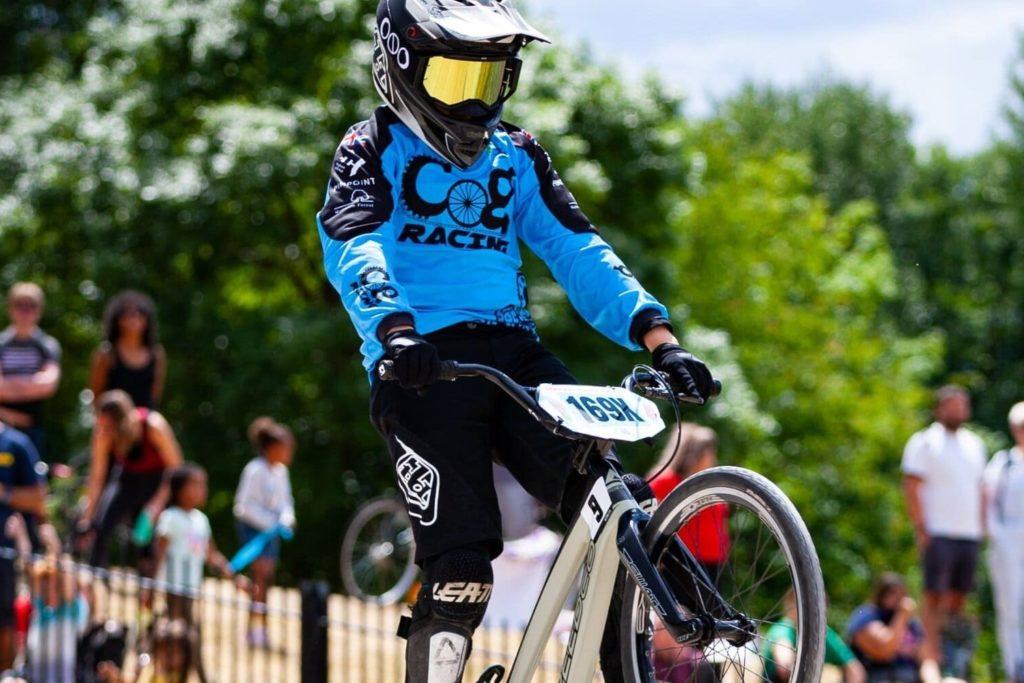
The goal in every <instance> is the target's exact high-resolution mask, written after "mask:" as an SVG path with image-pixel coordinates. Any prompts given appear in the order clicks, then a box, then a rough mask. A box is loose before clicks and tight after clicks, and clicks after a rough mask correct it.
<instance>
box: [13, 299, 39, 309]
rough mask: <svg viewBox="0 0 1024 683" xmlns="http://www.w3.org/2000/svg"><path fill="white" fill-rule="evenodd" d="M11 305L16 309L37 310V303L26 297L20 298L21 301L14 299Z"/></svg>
mask: <svg viewBox="0 0 1024 683" xmlns="http://www.w3.org/2000/svg"><path fill="white" fill-rule="evenodd" d="M11 307H12V308H13V309H14V310H16V311H38V310H39V304H38V303H36V302H35V301H31V300H28V299H22V300H21V301H15V302H14V303H13V304H11Z"/></svg>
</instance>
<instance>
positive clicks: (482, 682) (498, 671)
mask: <svg viewBox="0 0 1024 683" xmlns="http://www.w3.org/2000/svg"><path fill="white" fill-rule="evenodd" d="M503 678H505V667H503V666H501V665H500V664H495V665H494V666H489V667H487V669H486V670H485V671H484V672H483V673H482V674H480V678H478V679H476V683H501V681H502V679H503Z"/></svg>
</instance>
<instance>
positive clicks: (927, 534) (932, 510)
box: [902, 385, 985, 663]
mask: <svg viewBox="0 0 1024 683" xmlns="http://www.w3.org/2000/svg"><path fill="white" fill-rule="evenodd" d="M970 417H971V402H970V397H969V396H968V394H967V391H966V390H965V389H963V388H962V387H958V386H952V385H950V386H945V387H942V388H941V389H939V391H938V392H937V393H936V400H935V422H934V423H933V424H932V425H931V426H930V427H928V428H927V429H924V430H922V431H920V432H918V433H916V434H914V435H913V436H912V437H911V438H910V441H909V442H907V447H906V449H905V450H904V452H903V468H902V469H903V475H904V476H903V487H904V493H905V496H906V500H907V509H908V511H909V514H910V519H911V521H912V522H913V524H914V532H915V534H916V536H917V546H918V550H919V552H920V554H921V559H922V563H923V569H924V607H923V610H922V617H923V621H924V628H925V644H924V656H925V658H926V659H930V660H933V661H934V662H935V663H939V662H941V661H942V659H941V657H942V655H941V638H942V632H943V629H944V627H945V625H946V623H947V621H948V620H949V618H950V617H951V616H954V615H955V616H958V615H960V614H962V613H963V607H964V602H965V601H966V599H967V595H968V594H969V593H970V592H971V590H972V589H973V588H974V574H975V569H976V567H977V562H978V552H979V550H980V542H981V537H982V508H983V506H982V486H981V479H982V473H983V471H984V469H985V446H984V444H983V443H982V441H981V439H980V438H979V437H978V436H977V435H975V434H974V433H973V432H971V431H969V430H968V429H966V428H965V427H964V426H963V425H964V423H966V422H967V421H968V420H969V419H970Z"/></svg>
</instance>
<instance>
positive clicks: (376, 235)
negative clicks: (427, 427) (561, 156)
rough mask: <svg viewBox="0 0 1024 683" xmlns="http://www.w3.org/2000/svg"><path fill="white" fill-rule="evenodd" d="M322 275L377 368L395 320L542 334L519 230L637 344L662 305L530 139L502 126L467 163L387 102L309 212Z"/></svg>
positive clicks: (660, 319)
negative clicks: (427, 138) (529, 297)
mask: <svg viewBox="0 0 1024 683" xmlns="http://www.w3.org/2000/svg"><path fill="white" fill-rule="evenodd" d="M316 222H317V228H318V230H319V232H320V242H321V244H322V246H323V252H324V268H325V269H326V270H327V277H328V279H329V280H330V282H331V284H332V285H334V288H335V289H337V290H338V293H339V294H340V295H341V299H342V302H343V303H344V305H345V309H346V310H347V311H348V313H349V315H350V316H351V318H352V322H353V324H354V325H355V327H356V330H357V331H358V332H359V336H360V337H361V338H362V340H363V344H362V347H361V351H362V353H363V358H364V362H363V364H364V366H365V367H366V369H367V370H368V371H371V372H372V369H373V367H374V365H375V364H376V362H377V360H378V359H379V358H380V357H381V356H382V355H383V347H382V338H381V337H382V335H380V334H379V332H383V331H386V330H387V329H389V328H390V327H393V326H394V325H395V324H396V323H399V322H405V323H411V324H413V325H415V327H416V329H417V330H418V331H419V332H420V333H421V334H427V333H429V332H433V331H435V330H439V329H442V328H444V327H448V326H450V325H455V324H458V323H465V322H476V323H483V324H490V325H503V326H509V327H517V328H522V329H526V330H529V331H531V332H532V333H534V334H536V329H535V327H534V323H533V320H532V319H531V317H530V314H529V312H528V311H527V308H526V282H525V278H524V277H523V274H522V273H521V272H520V266H521V264H522V260H521V257H520V246H519V240H522V241H523V242H524V243H525V244H526V245H527V246H528V247H529V248H530V249H531V250H532V251H533V252H534V253H535V254H537V255H538V256H540V258H541V259H543V260H544V262H545V263H546V264H547V265H548V267H549V268H550V269H551V272H552V273H553V274H554V276H555V279H556V280H558V282H559V283H560V284H561V285H562V287H563V288H565V290H566V292H567V293H568V295H569V299H570V301H571V302H572V304H573V305H574V306H575V307H576V310H578V311H579V312H580V314H581V315H582V316H583V317H584V318H585V319H586V320H587V321H588V322H589V323H590V324H591V325H593V326H594V327H595V328H597V329H598V330H599V331H601V332H602V333H603V334H605V335H606V336H608V337H609V338H611V339H612V340H613V341H615V342H618V343H619V344H622V345H623V346H625V347H627V348H631V349H638V348H639V345H638V343H637V341H638V339H640V338H642V335H643V333H645V332H646V331H647V330H648V329H650V328H651V327H653V326H655V325H658V324H666V323H667V312H666V310H665V307H664V306H662V305H661V304H660V303H658V301H657V300H656V299H655V298H654V297H652V296H651V295H650V294H648V293H647V291H645V290H644V288H643V287H642V286H641V285H640V283H639V282H637V280H636V278H634V277H633V275H632V273H630V271H629V270H628V269H627V268H626V266H625V265H624V264H623V263H622V261H621V260H620V259H619V257H618V256H616V255H615V253H614V252H613V251H612V249H611V247H609V246H608V244H607V243H606V242H605V241H604V240H603V239H601V237H599V236H598V234H597V231H596V230H595V229H594V226H593V225H591V223H590V221H589V220H588V219H587V217H586V216H585V215H584V214H583V212H582V211H580V209H579V206H578V205H577V204H576V200H575V199H574V198H573V196H572V194H571V193H570V192H569V191H568V190H567V189H566V187H565V185H563V184H562V181H561V179H560V178H559V177H558V174H557V173H556V172H555V170H554V169H553V168H552V167H551V160H550V158H549V157H548V155H547V153H546V152H545V151H544V150H543V149H542V148H541V146H540V145H539V144H537V142H536V141H535V140H534V138H533V137H532V136H531V135H530V134H528V133H526V132H524V131H522V130H520V129H518V128H515V127H514V126H511V125H509V124H502V125H501V127H499V128H498V130H496V131H495V133H494V134H493V135H492V137H491V141H490V144H489V145H488V147H487V149H486V150H485V151H484V153H483V155H482V156H481V158H480V159H478V160H477V162H476V163H474V164H473V165H472V166H471V167H469V168H468V169H465V170H462V169H460V168H458V167H457V166H453V165H452V164H450V163H449V162H448V161H447V160H445V159H444V158H442V157H441V156H439V155H437V154H436V153H435V152H434V151H433V150H431V149H430V148H429V147H428V146H427V145H426V144H425V143H424V142H422V141H421V140H420V139H419V138H418V137H416V135H415V134H413V133H412V131H410V130H409V128H407V127H406V126H405V125H404V124H402V123H401V122H400V121H399V120H398V119H397V117H395V116H394V114H392V113H391V111H390V110H388V109H387V108H386V107H380V108H379V109H377V110H376V111H375V112H374V115H373V117H372V118H370V119H369V120H368V121H364V122H362V123H359V124H356V125H355V126H353V127H352V128H351V129H349V131H348V133H347V134H346V135H345V137H344V138H343V139H342V141H341V144H340V145H339V147H338V151H337V153H336V154H335V157H334V163H333V164H332V167H331V176H330V181H329V182H328V185H327V197H326V199H325V202H324V206H323V208H322V209H321V210H320V212H319V213H318V214H317V219H316Z"/></svg>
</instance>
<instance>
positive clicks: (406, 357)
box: [384, 330, 441, 389]
mask: <svg viewBox="0 0 1024 683" xmlns="http://www.w3.org/2000/svg"><path fill="white" fill-rule="evenodd" d="M384 350H385V351H386V352H387V357H388V358H390V359H391V360H393V361H394V362H395V380H396V381H397V382H398V383H399V384H400V385H401V387H402V388H403V389H418V388H419V387H425V386H427V385H430V384H433V383H434V382H436V381H437V376H438V373H439V372H440V370H441V359H440V358H439V357H438V355H437V347H436V346H434V345H433V344H431V343H430V342H428V341H427V340H426V339H424V338H423V337H421V336H420V335H418V334H416V332H415V331H413V330H402V331H400V332H392V333H391V334H389V335H388V336H387V337H386V338H385V339H384Z"/></svg>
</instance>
